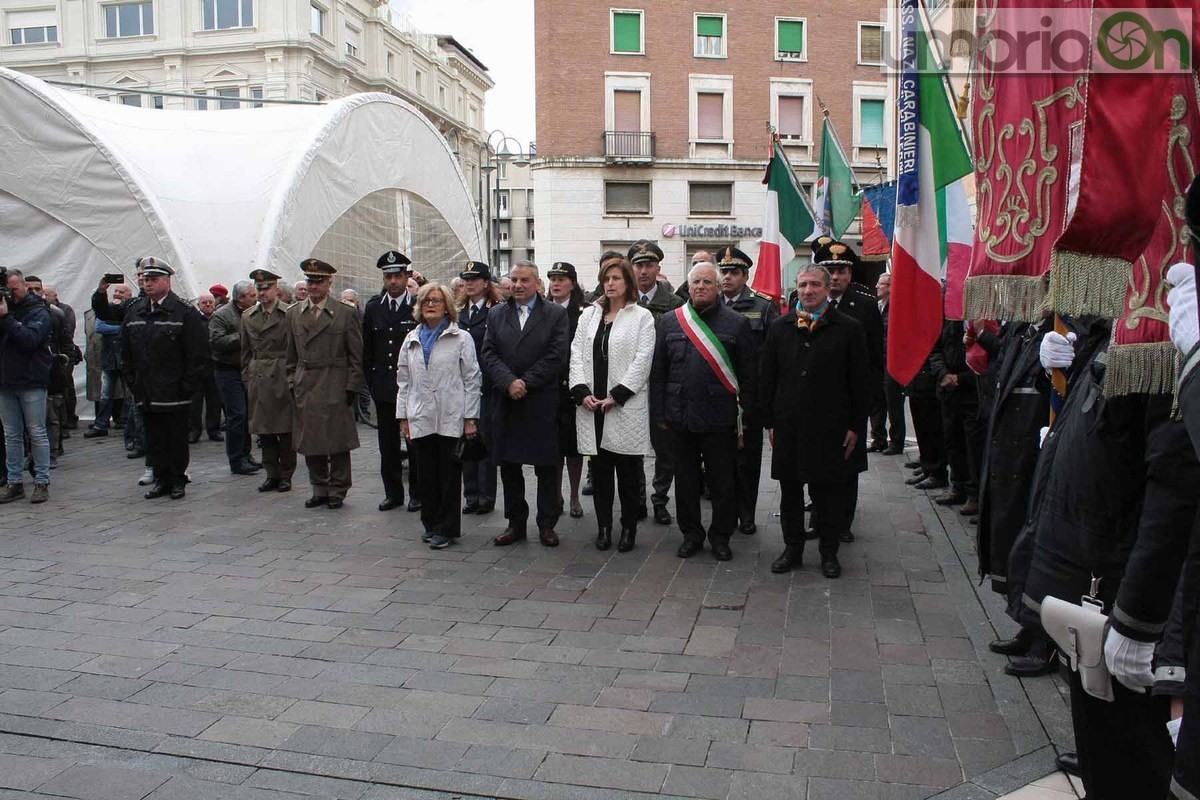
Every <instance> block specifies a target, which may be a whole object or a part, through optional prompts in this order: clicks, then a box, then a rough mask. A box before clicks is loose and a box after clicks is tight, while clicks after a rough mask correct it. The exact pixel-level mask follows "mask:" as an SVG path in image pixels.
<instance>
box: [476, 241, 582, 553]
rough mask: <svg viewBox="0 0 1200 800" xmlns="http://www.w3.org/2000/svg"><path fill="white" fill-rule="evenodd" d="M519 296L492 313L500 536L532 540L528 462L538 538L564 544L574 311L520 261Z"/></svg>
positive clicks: (486, 344)
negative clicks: (564, 423)
mask: <svg viewBox="0 0 1200 800" xmlns="http://www.w3.org/2000/svg"><path fill="white" fill-rule="evenodd" d="M509 277H510V279H511V280H512V297H511V298H510V299H509V300H508V301H507V302H505V303H502V304H500V305H498V306H496V307H495V308H493V309H492V310H491V312H490V313H489V314H488V323H487V333H486V334H484V338H483V359H482V361H483V374H484V375H485V376H486V377H487V379H488V380H489V381H490V382H491V385H492V409H491V412H492V456H493V458H495V459H496V461H498V462H500V480H501V481H502V482H503V483H504V516H505V517H506V518H507V519H508V527H507V528H505V529H504V532H503V533H501V534H500V535H499V536H497V537H496V538H495V539H493V540H492V541H493V543H494V544H495V545H496V546H498V547H504V546H505V545H510V544H513V543H515V542H519V541H524V540H525V538H526V532H525V526H526V523H527V522H528V519H529V504H528V503H527V502H526V501H525V476H524V474H523V473H522V470H521V467H522V465H523V464H532V465H533V471H534V474H535V475H536V476H537V526H538V539H539V540H540V541H541V543H542V544H543V545H544V546H545V547H557V546H558V534H556V533H555V532H554V526H555V525H556V524H557V523H558V517H559V514H561V513H562V508H561V507H560V506H559V502H558V489H559V487H558V485H557V484H558V481H557V478H558V463H559V452H558V426H557V419H558V381H559V375H560V373H561V372H562V370H563V369H564V368H565V367H566V364H567V354H568V352H569V348H570V342H568V341H567V312H566V310H565V309H563V308H562V306H559V305H555V304H554V303H549V302H547V301H546V300H545V299H543V298H542V297H541V296H540V295H539V294H538V293H537V285H538V280H539V277H538V268H537V265H536V264H534V263H532V262H529V261H518V262H517V263H516V265H514V266H513V268H512V272H511V273H510V274H509Z"/></svg>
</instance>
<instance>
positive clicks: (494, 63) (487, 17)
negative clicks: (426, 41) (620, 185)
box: [391, 0, 536, 152]
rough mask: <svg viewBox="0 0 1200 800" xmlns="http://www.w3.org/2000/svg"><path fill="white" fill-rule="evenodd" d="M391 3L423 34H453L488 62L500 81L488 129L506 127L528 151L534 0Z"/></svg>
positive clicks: (493, 92)
mask: <svg viewBox="0 0 1200 800" xmlns="http://www.w3.org/2000/svg"><path fill="white" fill-rule="evenodd" d="M391 5H392V8H393V9H395V10H396V11H398V12H399V13H400V14H407V15H408V16H410V17H411V18H412V21H413V24H414V25H416V26H417V28H419V29H420V30H422V31H423V32H425V33H431V34H450V35H452V36H453V37H454V38H455V39H457V40H458V41H459V43H460V44H462V46H463V47H466V48H467V49H469V50H470V51H471V52H473V53H474V54H475V55H476V57H478V58H479V60H480V61H482V62H483V63H484V64H486V65H487V68H488V72H489V73H490V74H491V76H492V80H493V81H495V82H496V88H494V89H492V90H491V91H490V92H488V93H487V105H486V112H487V115H486V119H487V129H488V130H496V129H499V130H502V131H504V133H506V134H507V135H509V136H511V137H512V138H514V139H516V140H517V141H518V142H520V143H521V150H522V151H523V152H524V151H526V150H528V148H529V142H530V141H531V140H532V141H536V136H535V131H534V102H533V100H534V98H533V0H391ZM497 138H498V137H497ZM496 141H497V140H495V139H494V140H493V143H495V142H496Z"/></svg>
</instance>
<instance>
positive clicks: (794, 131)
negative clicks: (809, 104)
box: [778, 96, 804, 139]
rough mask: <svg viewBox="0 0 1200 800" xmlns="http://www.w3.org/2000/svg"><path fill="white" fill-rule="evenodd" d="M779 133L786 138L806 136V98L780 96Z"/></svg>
mask: <svg viewBox="0 0 1200 800" xmlns="http://www.w3.org/2000/svg"><path fill="white" fill-rule="evenodd" d="M778 133H779V135H780V136H781V137H783V138H784V139H803V138H804V98H803V97H785V96H780V98H779V128H778Z"/></svg>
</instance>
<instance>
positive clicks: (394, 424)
mask: <svg viewBox="0 0 1200 800" xmlns="http://www.w3.org/2000/svg"><path fill="white" fill-rule="evenodd" d="M375 422H376V424H377V425H378V427H376V428H375V436H376V437H377V438H378V439H379V476H380V477H381V478H383V494H384V496H385V497H390V498H392V499H393V500H395V501H396V502H398V503H403V502H404V454H403V453H402V452H401V450H400V422H399V421H398V420H397V419H396V400H395V398H392V402H390V403H389V402H387V401H384V402H380V401H379V398H375ZM409 447H410V448H411V447H412V444H411V443H410V444H409ZM416 463H417V459H416V458H414V457H412V453H411V452H410V453H409V459H408V487H409V488H410V489H412V497H413V499H416V498H418V497H421V493H420V492H419V491H418V489H419V487H418V486H417V469H418V467H417V466H416Z"/></svg>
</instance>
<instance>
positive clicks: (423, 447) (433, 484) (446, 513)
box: [376, 405, 462, 539]
mask: <svg viewBox="0 0 1200 800" xmlns="http://www.w3.org/2000/svg"><path fill="white" fill-rule="evenodd" d="M378 407H379V406H378V405H376V408H378ZM456 444H458V439H456V438H451V437H449V436H438V435H437V434H436V433H435V434H430V435H429V436H422V437H421V438H420V439H413V440H412V443H411V445H410V447H411V448H412V450H411V452H410V453H409V457H410V459H411V460H415V461H416V462H417V463H418V464H419V465H420V466H419V467H418V468H417V469H418V472H419V474H420V476H421V485H420V486H419V487H418V488H419V490H420V497H421V524H422V525H424V526H425V532H426V533H440V534H441V535H442V536H446V537H449V538H451V539H457V538H458V537H459V536H460V535H461V534H462V509H461V508H459V505H458V500H459V498H460V497H461V496H462V464H460V463H459V461H458V459H456V458H455V457H454V446H455V445H456ZM414 456H415V458H414Z"/></svg>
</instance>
